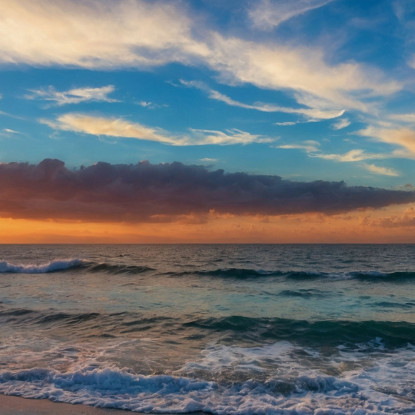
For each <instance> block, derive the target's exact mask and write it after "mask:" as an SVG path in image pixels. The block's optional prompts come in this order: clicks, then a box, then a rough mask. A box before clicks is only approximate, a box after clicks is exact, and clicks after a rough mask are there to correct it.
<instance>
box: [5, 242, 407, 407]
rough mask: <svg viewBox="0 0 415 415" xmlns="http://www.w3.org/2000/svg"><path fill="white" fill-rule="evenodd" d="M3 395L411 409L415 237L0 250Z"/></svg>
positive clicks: (123, 403)
mask: <svg viewBox="0 0 415 415" xmlns="http://www.w3.org/2000/svg"><path fill="white" fill-rule="evenodd" d="M0 324H1V326H0V327H1V331H0V341H1V343H0V393H3V394H8V395H18V396H23V397H29V398H43V399H50V400H53V401H61V402H69V403H79V404H86V405H93V406H99V407H108V408H123V409H127V410H131V411H141V412H149V413H189V412H196V411H201V412H206V413H211V414H230V415H231V414H246V415H251V414H255V415H260V414H319V415H322V414H356V415H357V414H384V413H387V414H391V413H393V414H404V413H405V414H408V413H415V245H112V246H111V245H105V246H104V245H38V246H36V245H14V246H12V245H2V246H0Z"/></svg>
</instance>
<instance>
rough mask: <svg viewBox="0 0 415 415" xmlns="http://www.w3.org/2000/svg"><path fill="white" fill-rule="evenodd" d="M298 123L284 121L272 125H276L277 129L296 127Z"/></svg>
mask: <svg viewBox="0 0 415 415" xmlns="http://www.w3.org/2000/svg"><path fill="white" fill-rule="evenodd" d="M296 124H298V122H296V121H284V122H274V125H278V126H279V127H287V126H290V125H296Z"/></svg>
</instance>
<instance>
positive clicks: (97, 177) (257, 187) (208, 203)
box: [0, 159, 415, 222]
mask: <svg viewBox="0 0 415 415" xmlns="http://www.w3.org/2000/svg"><path fill="white" fill-rule="evenodd" d="M413 201H415V192H414V191H397V190H396V191H395V190H385V189H379V188H371V187H363V186H347V185H346V184H345V183H344V182H328V181H315V182H309V183H307V182H294V181H289V180H283V179H281V177H279V176H266V175H253V174H245V173H224V172H223V170H216V171H209V170H207V169H206V168H204V167H201V166H186V165H183V164H181V163H171V164H159V165H153V164H150V163H148V162H141V163H139V164H136V165H126V164H118V165H111V164H108V163H97V164H95V165H93V166H90V167H86V168H80V169H77V170H70V169H68V168H66V167H65V164H64V163H63V162H62V161H60V160H51V159H46V160H43V161H42V162H41V163H39V164H37V165H32V164H28V163H7V164H0V215H1V216H2V217H12V218H35V219H46V218H54V219H68V220H93V221H117V222H118V221H127V222H128V221H129V222H140V221H151V220H161V219H160V218H163V217H164V218H165V219H166V220H168V218H170V219H173V217H175V216H177V215H186V214H196V215H203V214H206V213H208V212H209V210H215V211H216V212H219V213H231V214H263V215H278V214H291V213H306V212H321V213H326V214H333V213H341V212H347V211H351V210H355V209H361V208H380V207H383V206H388V205H391V204H399V203H409V202H413Z"/></svg>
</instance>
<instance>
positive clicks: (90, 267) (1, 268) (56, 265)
mask: <svg viewBox="0 0 415 415" xmlns="http://www.w3.org/2000/svg"><path fill="white" fill-rule="evenodd" d="M75 269H80V270H81V269H82V270H86V271H87V272H96V273H98V272H105V273H108V274H140V273H143V272H147V271H154V268H151V267H146V266H138V265H122V264H107V263H97V262H88V261H85V260H82V259H78V258H74V259H56V260H53V261H50V262H47V263H45V264H40V265H35V264H12V263H9V262H7V261H2V262H0V274H7V273H10V274H46V273H52V272H58V271H68V270H75Z"/></svg>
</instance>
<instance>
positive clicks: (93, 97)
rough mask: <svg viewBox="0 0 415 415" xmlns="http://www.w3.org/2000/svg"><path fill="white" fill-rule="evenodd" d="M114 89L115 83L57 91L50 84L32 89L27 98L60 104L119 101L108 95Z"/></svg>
mask: <svg viewBox="0 0 415 415" xmlns="http://www.w3.org/2000/svg"><path fill="white" fill-rule="evenodd" d="M114 90H115V88H114V86H113V85H107V86H103V87H100V88H90V87H86V88H73V89H70V90H68V91H56V89H55V88H54V87H53V86H49V88H47V89H31V90H30V92H31V94H27V95H25V98H27V99H41V100H44V101H51V102H54V103H55V104H56V105H59V106H61V105H66V104H80V103H81V102H88V101H102V102H118V100H116V99H113V98H109V97H108V95H109V94H111V93H112V92H114Z"/></svg>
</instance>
